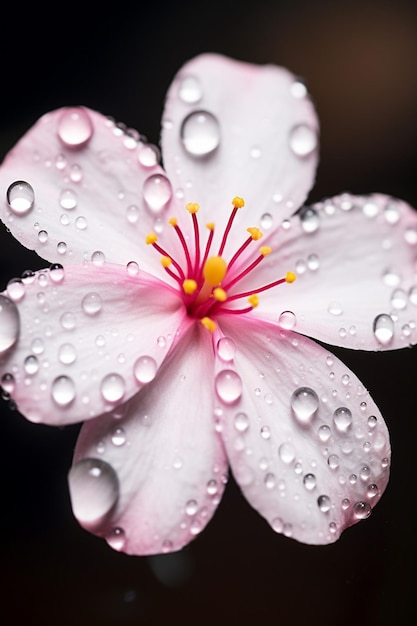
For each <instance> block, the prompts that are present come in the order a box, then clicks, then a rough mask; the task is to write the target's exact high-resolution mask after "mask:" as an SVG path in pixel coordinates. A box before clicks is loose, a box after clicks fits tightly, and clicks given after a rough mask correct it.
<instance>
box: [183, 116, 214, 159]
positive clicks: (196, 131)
mask: <svg viewBox="0 0 417 626" xmlns="http://www.w3.org/2000/svg"><path fill="white" fill-rule="evenodd" d="M181 140H182V142H183V144H184V147H185V149H186V151H187V152H188V153H189V154H192V155H193V156H197V157H204V156H207V155H208V154H211V153H212V152H213V151H214V150H216V148H217V147H218V145H219V143H220V127H219V123H218V121H217V119H216V118H215V117H214V115H212V114H211V113H208V112H207V111H194V112H193V113H190V115H188V116H187V117H186V118H185V120H184V121H183V123H182V126H181Z"/></svg>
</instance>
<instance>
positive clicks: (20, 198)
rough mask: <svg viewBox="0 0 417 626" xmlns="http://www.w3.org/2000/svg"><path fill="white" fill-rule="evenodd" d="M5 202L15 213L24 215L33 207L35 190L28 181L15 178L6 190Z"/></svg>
mask: <svg viewBox="0 0 417 626" xmlns="http://www.w3.org/2000/svg"><path fill="white" fill-rule="evenodd" d="M6 199H7V204H8V205H9V207H10V208H11V210H12V211H13V213H14V214H15V215H26V214H27V213H29V211H30V210H31V209H32V208H33V205H34V202H35V192H34V191H33V188H32V186H31V185H29V183H27V182H26V181H24V180H17V181H16V182H14V183H12V184H11V185H10V187H9V188H8V190H7V192H6Z"/></svg>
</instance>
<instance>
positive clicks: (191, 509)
mask: <svg viewBox="0 0 417 626" xmlns="http://www.w3.org/2000/svg"><path fill="white" fill-rule="evenodd" d="M197 511H198V504H197V501H196V500H188V502H187V503H186V505H185V512H186V513H187V515H190V516H191V515H195V514H196V513H197Z"/></svg>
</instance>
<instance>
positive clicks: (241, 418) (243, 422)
mask: <svg viewBox="0 0 417 626" xmlns="http://www.w3.org/2000/svg"><path fill="white" fill-rule="evenodd" d="M233 424H234V427H235V428H236V430H237V431H238V432H239V433H244V432H245V431H246V430H247V429H248V428H249V418H248V416H247V415H246V413H236V415H235V417H234V420H233Z"/></svg>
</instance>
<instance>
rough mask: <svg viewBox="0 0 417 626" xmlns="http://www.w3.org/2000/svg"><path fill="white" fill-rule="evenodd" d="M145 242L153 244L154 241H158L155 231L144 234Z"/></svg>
mask: <svg viewBox="0 0 417 626" xmlns="http://www.w3.org/2000/svg"><path fill="white" fill-rule="evenodd" d="M145 241H146V243H147V244H148V245H149V244H153V243H156V242H157V241H158V237H157V236H156V235H155V233H149V235H146V240H145Z"/></svg>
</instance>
